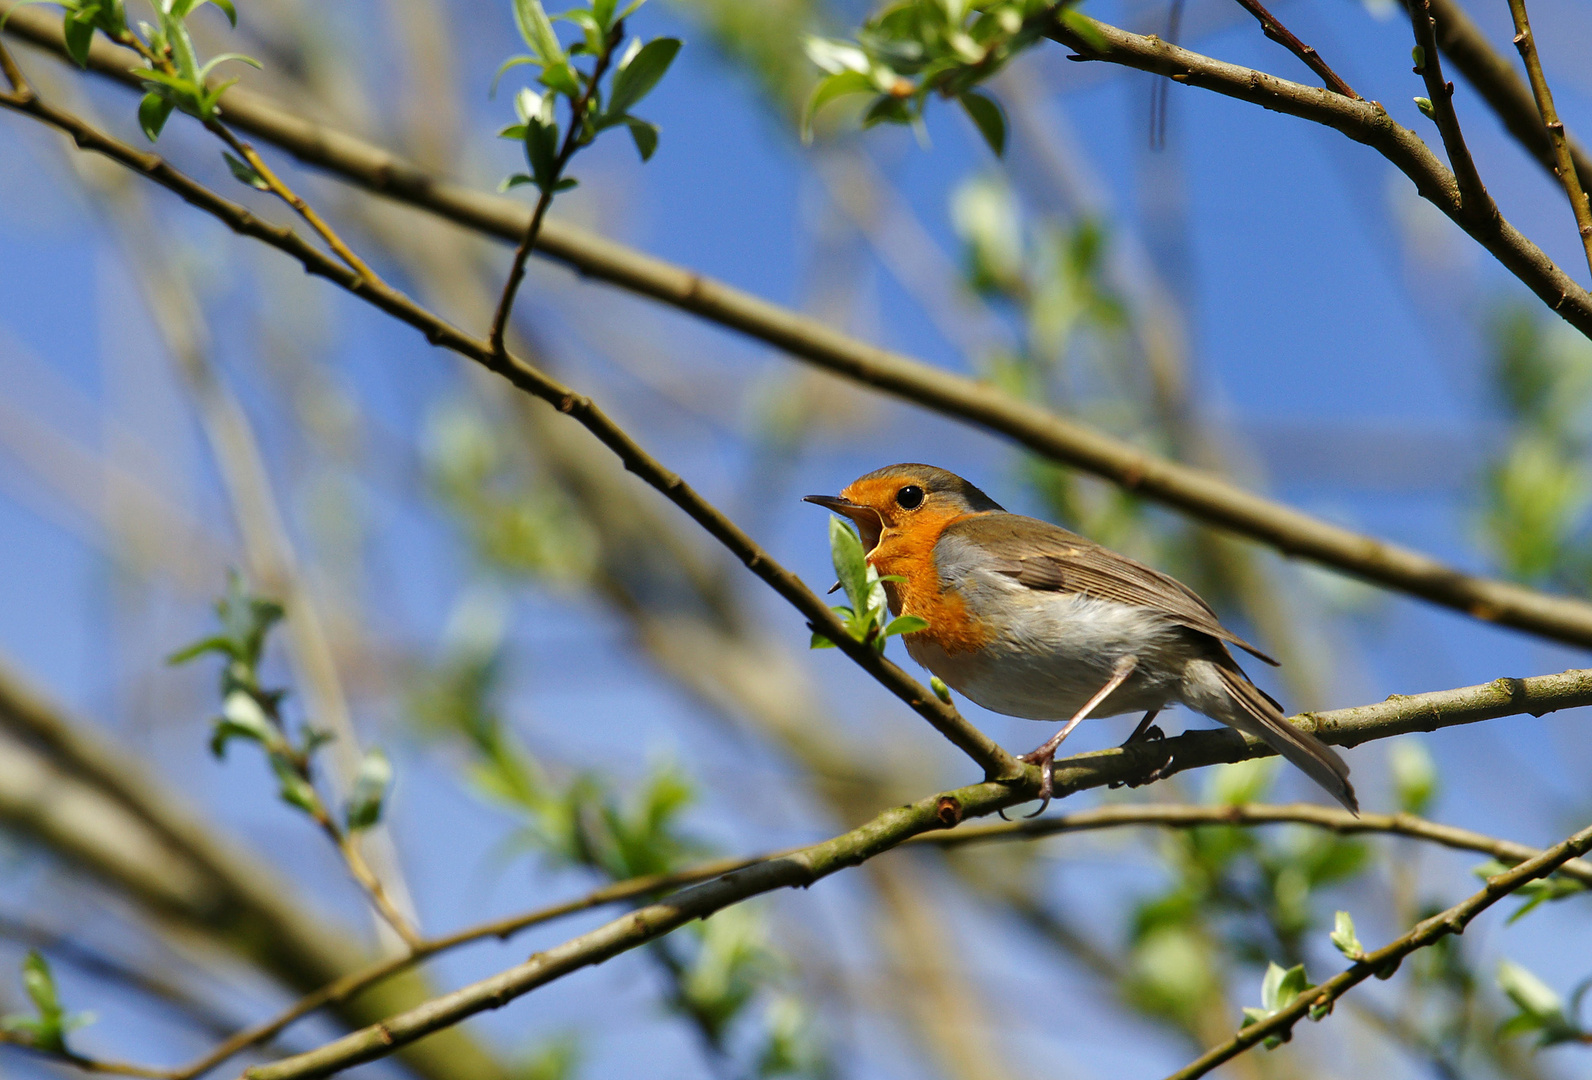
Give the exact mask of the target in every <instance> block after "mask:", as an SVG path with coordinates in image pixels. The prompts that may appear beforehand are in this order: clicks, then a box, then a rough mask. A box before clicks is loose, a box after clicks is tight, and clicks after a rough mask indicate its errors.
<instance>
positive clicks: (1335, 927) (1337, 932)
mask: <svg viewBox="0 0 1592 1080" xmlns="http://www.w3.org/2000/svg"><path fill="white" fill-rule="evenodd" d="M1332 944H1334V945H1335V946H1337V948H1338V951H1339V952H1340V953H1342V954H1343V955H1344V956H1346V957H1348V958H1349V959H1350V960H1353V961H1355V962H1356V963H1358V962H1360V961H1361V960H1364V959H1365V946H1363V945H1361V944H1360V938H1359V936H1358V935H1356V934H1355V932H1354V919H1353V917H1352V916H1350V914H1349V913H1348V912H1347V911H1340V912H1338V914H1337V915H1336V916H1335V917H1334V919H1333V923H1332Z"/></svg>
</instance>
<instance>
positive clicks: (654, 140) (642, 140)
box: [625, 116, 658, 161]
mask: <svg viewBox="0 0 1592 1080" xmlns="http://www.w3.org/2000/svg"><path fill="white" fill-rule="evenodd" d="M625 125H626V126H627V127H629V128H630V137H631V139H633V140H635V143H636V152H637V153H638V154H640V155H641V160H642V161H651V160H652V155H653V154H654V153H656V152H657V149H658V126H657V125H656V124H649V123H648V122H647V121H645V120H638V119H636V118H635V117H634V116H627V117H625Z"/></svg>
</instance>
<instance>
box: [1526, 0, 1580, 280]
mask: <svg viewBox="0 0 1592 1080" xmlns="http://www.w3.org/2000/svg"><path fill="white" fill-rule="evenodd" d="M1509 14H1510V15H1511V16H1513V18H1514V21H1515V48H1516V49H1518V50H1519V51H1520V59H1521V61H1522V62H1523V63H1524V64H1525V65H1526V76H1527V78H1529V79H1530V80H1531V93H1532V95H1533V96H1534V97H1535V98H1536V99H1537V112H1538V114H1539V115H1540V116H1541V118H1542V126H1543V127H1545V128H1546V129H1547V131H1548V141H1549V143H1551V144H1552V145H1553V165H1554V172H1556V173H1557V174H1558V176H1559V183H1560V184H1562V185H1563V186H1564V193H1565V194H1566V195H1568V196H1569V197H1570V209H1571V210H1572V211H1573V212H1574V213H1575V225H1576V231H1577V232H1579V233H1580V234H1581V246H1582V247H1583V248H1585V249H1586V264H1587V269H1588V270H1592V206H1588V205H1587V197H1586V192H1585V191H1583V190H1581V179H1580V177H1579V176H1578V175H1577V173H1576V166H1575V162H1574V160H1572V159H1571V157H1570V140H1569V137H1568V136H1566V135H1565V133H1564V123H1563V122H1562V121H1561V120H1560V119H1559V112H1558V110H1557V109H1555V108H1554V106H1553V91H1552V90H1550V89H1548V78H1547V76H1546V75H1544V74H1543V73H1542V58H1541V57H1540V56H1538V55H1537V39H1536V37H1535V36H1534V35H1533V34H1532V33H1531V19H1530V18H1529V17H1528V16H1527V15H1526V0H1509Z"/></svg>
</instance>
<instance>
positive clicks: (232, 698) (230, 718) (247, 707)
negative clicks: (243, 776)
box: [210, 690, 281, 758]
mask: <svg viewBox="0 0 1592 1080" xmlns="http://www.w3.org/2000/svg"><path fill="white" fill-rule="evenodd" d="M233 739H248V740H250V741H251V742H257V743H259V744H260V745H262V746H265V747H267V748H269V747H271V746H273V745H276V744H278V743H279V742H280V740H281V735H280V734H279V733H278V732H277V730H276V726H275V725H274V724H272V723H271V719H270V717H268V716H267V715H266V714H265V709H264V708H262V707H261V705H260V702H259V700H258V699H257V698H255V696H254V695H253V694H251V693H249V692H248V691H247V690H233V691H232V692H231V693H229V694H228V695H227V696H226V698H225V699H224V700H223V701H222V703H221V716H220V718H219V719H218V720H216V726H215V728H214V729H213V730H212V731H211V733H210V752H211V753H212V754H214V755H215V756H216V757H218V758H219V757H224V756H225V755H226V752H227V743H229V742H231V741H232V740H233Z"/></svg>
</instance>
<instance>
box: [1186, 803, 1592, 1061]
mask: <svg viewBox="0 0 1592 1080" xmlns="http://www.w3.org/2000/svg"><path fill="white" fill-rule="evenodd" d="M1588 850H1592V826H1588V827H1587V828H1585V829H1582V830H1581V831H1580V832H1578V833H1576V834H1575V835H1574V836H1571V837H1570V838H1569V839H1567V840H1564V841H1562V842H1561V843H1558V844H1555V845H1554V846H1553V847H1551V848H1548V849H1547V850H1546V851H1543V852H1542V853H1541V854H1539V855H1537V856H1536V857H1535V858H1532V859H1527V860H1526V861H1525V862H1523V863H1521V864H1520V865H1519V866H1516V867H1515V868H1514V869H1512V870H1508V871H1506V872H1504V873H1502V874H1497V875H1495V876H1493V877H1490V878H1488V879H1487V884H1486V885H1485V886H1484V887H1483V888H1482V889H1481V890H1480V891H1478V892H1475V893H1472V894H1471V895H1470V896H1468V897H1467V898H1465V899H1464V900H1463V901H1461V902H1460V903H1458V904H1455V905H1454V906H1453V907H1451V908H1449V909H1448V910H1447V911H1443V912H1439V913H1438V914H1436V915H1433V916H1432V917H1431V918H1429V919H1424V920H1422V921H1421V922H1419V923H1417V924H1416V925H1415V927H1414V928H1413V929H1412V930H1411V931H1410V932H1409V933H1407V934H1405V935H1404V936H1403V937H1401V938H1398V939H1396V940H1394V941H1392V942H1389V943H1388V944H1387V945H1384V946H1383V947H1382V948H1380V949H1378V950H1376V951H1375V952H1373V953H1370V954H1369V955H1367V956H1366V958H1365V959H1364V960H1362V961H1360V962H1359V963H1357V964H1355V965H1354V966H1353V967H1351V968H1349V969H1347V970H1346V971H1341V972H1339V973H1338V974H1337V975H1334V976H1333V977H1332V978H1330V979H1328V980H1327V981H1326V982H1324V983H1322V984H1321V985H1320V986H1318V987H1316V988H1315V989H1314V990H1308V991H1306V992H1305V993H1303V994H1300V995H1299V997H1298V998H1297V999H1296V1000H1295V1001H1294V1002H1293V1004H1291V1005H1289V1006H1288V1007H1287V1008H1284V1009H1279V1010H1278V1011H1277V1012H1276V1013H1274V1014H1272V1015H1271V1016H1269V1017H1267V1018H1266V1019H1265V1020H1262V1021H1260V1022H1258V1023H1254V1024H1251V1025H1249V1026H1248V1027H1246V1028H1243V1029H1241V1030H1240V1031H1239V1032H1238V1034H1236V1035H1234V1036H1233V1037H1232V1038H1231V1039H1230V1040H1228V1041H1227V1042H1225V1043H1223V1044H1222V1045H1220V1046H1217V1047H1213V1048H1212V1049H1210V1050H1209V1051H1207V1052H1206V1053H1205V1054H1203V1055H1202V1056H1201V1057H1200V1058H1199V1060H1197V1061H1195V1062H1193V1063H1191V1064H1190V1065H1189V1066H1188V1067H1187V1068H1183V1069H1179V1070H1178V1071H1177V1072H1175V1073H1173V1074H1172V1075H1171V1076H1169V1077H1167V1078H1166V1080H1195V1077H1199V1076H1204V1075H1205V1074H1206V1073H1208V1072H1210V1071H1211V1070H1212V1069H1214V1068H1216V1067H1217V1066H1218V1065H1221V1064H1222V1063H1223V1062H1226V1061H1230V1060H1232V1059H1233V1058H1235V1057H1237V1056H1238V1055H1239V1054H1242V1053H1243V1052H1244V1051H1245V1050H1248V1049H1250V1048H1251V1047H1253V1046H1256V1045H1258V1044H1260V1043H1262V1042H1264V1041H1265V1040H1266V1039H1267V1038H1269V1037H1270V1036H1273V1035H1281V1034H1286V1033H1287V1032H1289V1031H1291V1030H1293V1026H1294V1025H1295V1024H1297V1023H1298V1022H1299V1021H1300V1020H1302V1019H1304V1018H1305V1016H1306V1015H1308V1014H1310V1013H1311V1012H1312V1011H1314V1010H1319V1009H1327V1008H1330V1007H1331V1005H1332V1003H1333V1002H1335V1001H1337V1000H1338V999H1339V998H1340V997H1342V996H1343V995H1344V994H1346V993H1348V992H1349V991H1350V990H1351V989H1353V988H1354V987H1355V986H1358V985H1359V984H1360V983H1362V982H1364V981H1365V980H1366V979H1369V978H1370V977H1371V976H1373V975H1387V974H1391V973H1392V972H1393V971H1394V970H1395V969H1397V967H1398V965H1399V962H1400V961H1402V960H1403V959H1404V958H1405V957H1406V956H1408V955H1409V954H1410V953H1412V952H1415V951H1416V950H1418V949H1423V948H1425V947H1426V946H1428V945H1431V944H1434V943H1435V942H1437V941H1439V940H1441V939H1442V938H1444V937H1447V936H1448V935H1449V934H1462V933H1464V932H1465V927H1466V926H1468V925H1469V924H1470V921H1471V920H1472V919H1474V918H1475V917H1476V916H1477V915H1480V914H1481V913H1482V912H1483V911H1486V910H1487V909H1488V908H1490V907H1492V906H1493V905H1494V904H1496V903H1497V902H1498V901H1500V900H1502V899H1503V898H1504V897H1506V896H1508V895H1509V894H1510V893H1512V892H1514V891H1515V890H1516V889H1519V888H1521V887H1522V886H1524V885H1527V884H1529V883H1530V882H1532V881H1535V880H1536V879H1537V878H1540V877H1546V876H1547V875H1548V874H1551V873H1552V872H1553V871H1554V870H1556V869H1558V868H1559V867H1560V866H1562V865H1564V864H1565V863H1567V862H1569V861H1570V860H1571V859H1574V858H1575V857H1577V856H1579V855H1585V854H1586V853H1587V851H1588Z"/></svg>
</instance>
